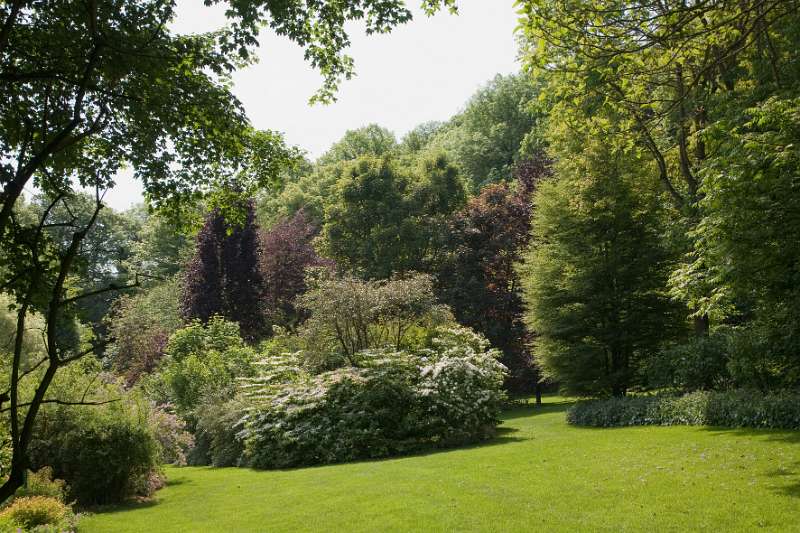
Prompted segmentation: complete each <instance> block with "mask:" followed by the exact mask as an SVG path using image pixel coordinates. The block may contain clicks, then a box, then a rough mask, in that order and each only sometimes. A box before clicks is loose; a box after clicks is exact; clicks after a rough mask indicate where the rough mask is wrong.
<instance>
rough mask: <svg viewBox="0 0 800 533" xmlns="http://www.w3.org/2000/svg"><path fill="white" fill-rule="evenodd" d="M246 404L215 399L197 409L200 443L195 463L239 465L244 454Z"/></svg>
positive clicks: (197, 437)
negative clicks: (216, 400) (243, 420)
mask: <svg viewBox="0 0 800 533" xmlns="http://www.w3.org/2000/svg"><path fill="white" fill-rule="evenodd" d="M244 410H245V407H244V405H242V404H241V402H239V401H237V400H231V401H229V402H224V403H222V402H214V403H208V404H205V405H203V406H202V407H201V408H200V409H198V410H197V428H196V431H195V440H196V446H195V448H194V449H193V450H192V454H191V457H190V462H191V464H203V465H207V464H210V465H213V466H239V465H240V464H241V463H242V456H243V454H244V442H243V441H242V437H241V436H240V435H239V433H240V432H241V431H242V429H243V428H242V424H241V421H242V419H243V417H244V415H245V413H244Z"/></svg>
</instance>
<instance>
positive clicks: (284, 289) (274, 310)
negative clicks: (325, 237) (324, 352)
mask: <svg viewBox="0 0 800 533" xmlns="http://www.w3.org/2000/svg"><path fill="white" fill-rule="evenodd" d="M316 233H317V228H315V227H314V226H313V225H312V223H311V222H310V221H309V219H308V217H307V216H306V215H305V212H304V211H302V210H300V211H298V212H297V213H295V215H294V216H293V217H292V218H291V219H289V220H282V221H280V222H278V223H277V224H276V225H275V226H273V227H272V228H270V229H269V230H268V231H265V232H263V233H262V234H261V236H260V237H261V245H260V246H261V258H260V261H261V262H260V269H261V275H262V277H263V279H264V296H263V299H264V305H265V307H266V315H267V319H268V321H269V323H270V324H272V325H273V327H274V326H275V325H278V326H281V327H294V326H296V325H297V324H299V323H300V322H302V320H303V319H304V318H305V317H304V315H303V314H302V313H301V312H300V311H299V310H298V309H297V308H296V306H295V298H297V297H298V296H299V295H301V294H303V293H304V292H305V291H306V289H307V287H306V280H305V277H306V270H307V269H309V268H314V267H322V266H332V264H331V262H330V261H326V260H324V259H323V258H321V257H320V256H319V255H318V254H317V252H316V250H314V247H313V246H312V239H313V238H314V236H315V235H316Z"/></svg>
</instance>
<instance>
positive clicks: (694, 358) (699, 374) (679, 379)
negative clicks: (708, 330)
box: [645, 330, 730, 391]
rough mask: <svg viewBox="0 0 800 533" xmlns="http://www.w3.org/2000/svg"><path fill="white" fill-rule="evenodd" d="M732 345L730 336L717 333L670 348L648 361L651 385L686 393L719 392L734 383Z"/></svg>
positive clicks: (647, 371)
mask: <svg viewBox="0 0 800 533" xmlns="http://www.w3.org/2000/svg"><path fill="white" fill-rule="evenodd" d="M729 344H730V336H729V335H728V334H727V332H725V331H722V330H717V331H715V332H714V333H712V334H711V335H709V336H704V337H694V338H692V339H689V340H688V341H686V342H684V343H682V344H676V345H673V346H670V347H668V348H666V349H664V350H662V351H661V352H660V353H659V354H658V355H656V356H654V357H652V358H651V359H649V360H648V361H647V363H646V369H645V372H646V374H647V382H648V384H649V385H650V386H651V387H656V388H662V387H675V388H678V389H681V390H685V391H693V390H711V389H715V388H719V387H720V386H722V385H724V384H726V383H728V382H729V381H730V374H729V372H728V360H729Z"/></svg>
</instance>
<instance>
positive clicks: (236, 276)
mask: <svg viewBox="0 0 800 533" xmlns="http://www.w3.org/2000/svg"><path fill="white" fill-rule="evenodd" d="M245 213H246V214H245V220H244V222H243V223H242V224H237V223H229V222H227V221H226V220H225V217H224V216H223V215H222V213H221V212H220V211H219V210H213V211H211V212H210V213H209V214H208V215H207V216H206V222H205V224H204V225H203V228H202V229H201V230H200V232H199V233H198V235H197V251H196V252H195V256H194V257H193V258H192V260H191V262H190V263H189V267H188V268H187V271H186V274H185V276H184V288H183V302H182V314H183V317H184V318H185V319H187V320H191V319H199V320H201V321H202V322H204V323H205V322H208V320H209V319H211V317H213V316H214V315H219V316H222V317H224V318H226V319H228V320H230V321H232V322H236V323H238V324H239V327H240V329H241V331H242V335H243V336H244V337H245V338H247V339H249V340H254V339H255V338H257V337H258V336H259V335H261V334H263V333H264V319H263V317H264V315H263V308H262V305H261V293H262V290H263V289H262V287H263V280H262V277H261V272H260V270H259V255H260V250H259V242H258V237H257V235H258V230H257V228H256V225H255V213H254V209H253V203H252V202H248V203H247V207H246V208H245Z"/></svg>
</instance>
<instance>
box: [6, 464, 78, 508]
mask: <svg viewBox="0 0 800 533" xmlns="http://www.w3.org/2000/svg"><path fill="white" fill-rule="evenodd" d="M25 496H46V497H48V498H54V499H56V500H58V501H60V502H62V503H66V497H67V483H66V482H65V481H64V480H63V479H53V469H52V468H51V467H49V466H45V467H43V468H40V469H39V470H38V471H36V472H28V482H27V483H26V484H25V485H24V486H22V487H20V488H19V489H18V490H17V492H16V493H15V495H14V497H15V498H22V497H25Z"/></svg>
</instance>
